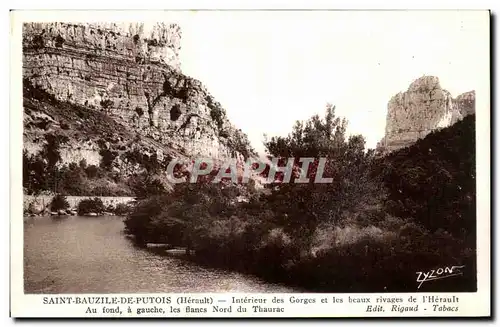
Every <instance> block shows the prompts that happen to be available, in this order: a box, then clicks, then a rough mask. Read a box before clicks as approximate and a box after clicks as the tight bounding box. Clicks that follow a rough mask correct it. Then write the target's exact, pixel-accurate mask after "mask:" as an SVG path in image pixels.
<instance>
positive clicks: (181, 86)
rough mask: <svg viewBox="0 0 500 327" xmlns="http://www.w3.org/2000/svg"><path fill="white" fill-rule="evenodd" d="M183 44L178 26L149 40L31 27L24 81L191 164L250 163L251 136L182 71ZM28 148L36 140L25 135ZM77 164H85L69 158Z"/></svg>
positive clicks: (132, 29) (130, 30)
mask: <svg viewBox="0 0 500 327" xmlns="http://www.w3.org/2000/svg"><path fill="white" fill-rule="evenodd" d="M180 43H181V30H180V27H179V26H178V25H176V24H157V25H156V26H155V27H154V28H153V30H152V31H150V32H149V33H145V32H144V31H143V26H142V25H141V24H133V23H128V24H127V23H123V24H69V23H29V24H25V25H24V26H23V78H24V81H25V84H26V83H30V85H32V86H33V87H34V88H36V89H40V90H43V91H44V92H47V93H48V94H50V95H51V96H53V97H54V98H55V99H56V100H58V101H61V102H66V103H72V104H76V105H80V106H84V107H87V108H90V109H92V110H95V111H99V112H102V113H104V114H106V115H108V116H110V117H113V119H115V120H116V121H119V122H120V124H122V125H123V126H125V127H126V128H127V129H129V130H130V131H134V132H136V133H138V134H140V135H142V136H145V137H147V138H149V139H151V140H152V141H153V142H157V143H159V144H162V145H165V146H169V147H174V148H179V149H181V150H182V151H184V152H185V153H186V154H188V155H190V156H196V155H204V156H209V157H212V158H219V159H222V158H227V157H242V156H247V155H248V154H249V152H250V148H249V142H248V139H247V137H246V135H245V134H244V133H242V132H241V130H239V129H237V128H236V127H234V126H233V125H232V124H231V123H230V122H229V120H228V119H227V118H226V114H225V111H224V109H223V108H222V106H221V105H220V103H218V102H217V101H216V100H215V99H214V98H213V97H212V96H211V95H210V93H209V92H208V91H207V89H206V88H205V87H204V86H203V85H202V83H201V82H200V81H198V80H196V79H193V78H191V77H188V76H185V75H183V74H182V72H181V71H180V62H179V51H180V49H181V45H180ZM26 142H27V143H30V142H31V143H36V140H33V139H30V137H26V135H25V143H26ZM28 147H30V146H29V145H28ZM31 148H36V145H33V146H31ZM90 148H91V147H90ZM66 150H67V151H66V152H68V151H70V152H71V150H72V149H66ZM87 150H88V149H86V151H87ZM73 152H74V151H73ZM72 156H74V157H77V158H79V157H81V156H79V155H78V154H75V153H73V154H70V155H66V156H64V158H71V157H72Z"/></svg>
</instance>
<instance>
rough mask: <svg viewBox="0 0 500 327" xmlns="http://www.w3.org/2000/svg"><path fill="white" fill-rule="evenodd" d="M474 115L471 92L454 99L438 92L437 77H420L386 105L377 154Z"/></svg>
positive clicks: (440, 89) (412, 141) (443, 90)
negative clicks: (385, 115) (383, 132)
mask: <svg viewBox="0 0 500 327" xmlns="http://www.w3.org/2000/svg"><path fill="white" fill-rule="evenodd" d="M474 112H475V92H474V91H470V92H466V93H463V94H461V95H459V96H457V97H456V98H453V97H452V95H451V94H450V92H448V91H446V90H445V89H443V88H441V85H440V83H439V79H438V78H437V77H434V76H424V77H421V78H419V79H417V80H415V81H414V82H413V83H411V84H410V86H409V87H408V90H407V91H405V92H400V93H398V94H396V95H395V96H393V97H392V98H391V100H390V101H389V103H388V105H387V118H386V127H385V136H384V138H383V139H382V140H381V141H380V142H379V143H378V145H377V151H378V152H379V153H381V154H384V153H388V152H391V151H394V150H397V149H400V148H403V147H406V146H409V145H411V144H413V143H415V142H416V141H417V140H418V139H421V138H424V137H425V136H426V135H427V134H429V133H430V132H432V131H434V130H436V129H439V128H444V127H448V126H451V125H453V124H454V123H456V122H457V121H459V120H461V119H463V118H464V117H465V116H467V115H469V114H473V113H474Z"/></svg>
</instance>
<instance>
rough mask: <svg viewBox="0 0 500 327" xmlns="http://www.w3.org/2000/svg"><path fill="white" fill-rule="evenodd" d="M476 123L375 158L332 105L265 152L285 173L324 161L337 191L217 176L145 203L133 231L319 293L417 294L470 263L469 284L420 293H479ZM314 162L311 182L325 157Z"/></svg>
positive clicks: (130, 226) (451, 283) (470, 120)
mask: <svg viewBox="0 0 500 327" xmlns="http://www.w3.org/2000/svg"><path fill="white" fill-rule="evenodd" d="M474 122H475V121H474V116H469V117H467V118H466V119H464V120H463V121H461V122H459V123H457V124H455V125H454V126H452V127H449V128H447V129H444V130H441V131H438V132H434V133H432V134H430V135H428V136H427V137H426V138H425V139H423V140H420V141H419V142H417V143H416V144H414V145H413V146H411V147H409V148H407V149H402V150H400V151H397V152H394V153H392V154H391V155H389V156H387V157H384V158H376V157H375V155H374V153H373V151H371V150H366V149H365V144H364V139H363V137H362V136H360V135H357V136H351V137H346V125H347V122H346V121H345V120H343V119H340V118H338V117H335V108H334V107H332V106H328V107H327V112H326V115H325V116H324V117H319V116H314V117H312V118H311V119H309V120H308V121H306V122H297V123H296V125H295V126H294V128H293V130H292V132H291V133H290V135H289V136H288V137H274V138H271V139H270V140H269V141H267V142H266V144H265V145H266V148H267V150H268V152H269V155H270V156H271V157H277V158H281V159H283V160H281V163H282V164H283V165H284V158H288V157H294V158H298V157H312V158H320V157H326V158H327V161H326V165H325V171H324V174H323V176H325V177H330V178H332V179H333V182H332V183H325V184H315V183H312V182H310V183H303V184H297V183H289V184H284V183H281V182H280V181H281V180H282V179H283V176H282V175H281V176H280V175H278V176H277V178H276V180H275V182H273V183H271V184H269V185H266V187H265V190H264V191H259V190H258V189H256V188H253V187H244V186H243V185H235V184H232V183H230V182H229V181H227V180H225V181H223V182H222V183H211V182H210V181H211V178H212V177H211V176H209V177H206V178H204V179H202V180H199V182H198V183H196V184H189V183H181V184H177V185H176V186H175V188H174V189H173V191H172V192H171V193H170V194H166V192H156V193H155V194H154V195H152V196H150V197H148V198H146V199H144V200H142V201H140V202H139V203H138V205H137V206H136V207H135V208H134V210H133V212H132V213H131V214H130V215H129V217H128V218H127V220H126V222H125V224H126V230H127V232H128V233H131V234H133V235H135V236H136V240H137V242H138V243H147V242H164V243H168V244H171V245H172V246H183V247H187V248H188V249H189V250H194V251H195V252H194V255H192V256H191V259H192V260H195V261H197V262H199V263H203V264H207V265H211V266H220V267H224V268H230V269H237V270H241V271H245V272H250V273H254V274H256V275H259V276H261V277H264V278H266V279H268V280H273V281H279V282H285V283H288V284H296V285H300V286H302V287H306V288H308V289H310V290H313V291H331V292H369V291H389V292H397V291H415V290H416V287H417V283H416V273H417V272H419V271H428V270H429V269H436V268H438V267H442V266H452V265H465V266H466V268H465V269H466V270H465V272H464V276H463V277H454V278H450V279H447V280H443V281H442V282H441V283H426V284H424V285H423V286H422V288H421V290H423V291H435V290H439V291H473V290H475V287H476V281H475V221H476V220H475V181H474V178H475V170H474V162H475V148H474V146H475V145H474ZM312 166H313V169H311V170H310V171H309V173H308V175H309V176H310V177H311V178H312V179H313V178H314V177H315V174H316V172H317V171H316V168H317V160H316V161H314V162H313V164H312ZM295 167H296V168H297V167H298V162H295ZM295 171H298V170H297V169H296V170H295ZM267 172H268V170H267ZM297 177H298V175H297V174H294V175H293V176H292V177H291V178H292V179H295V178H297ZM459 278H460V282H457V281H458V280H459Z"/></svg>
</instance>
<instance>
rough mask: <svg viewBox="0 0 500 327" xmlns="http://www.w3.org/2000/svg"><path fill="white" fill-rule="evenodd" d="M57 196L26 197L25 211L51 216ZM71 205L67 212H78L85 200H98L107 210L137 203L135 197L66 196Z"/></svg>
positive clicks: (24, 201) (24, 199)
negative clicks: (52, 204)
mask: <svg viewBox="0 0 500 327" xmlns="http://www.w3.org/2000/svg"><path fill="white" fill-rule="evenodd" d="M54 196H55V195H38V196H35V195H24V197H23V211H24V212H25V213H27V214H31V215H42V216H50V215H51V210H50V203H51V202H52V199H53V198H54ZM65 198H66V201H67V202H68V204H69V207H68V208H67V210H69V211H76V210H77V209H78V204H79V203H80V202H82V201H83V200H88V199H94V198H98V199H100V200H101V201H102V203H103V204H104V206H105V207H106V208H116V206H118V205H120V204H123V205H126V204H128V203H131V202H133V201H135V198H134V197H130V196H97V197H96V196H65Z"/></svg>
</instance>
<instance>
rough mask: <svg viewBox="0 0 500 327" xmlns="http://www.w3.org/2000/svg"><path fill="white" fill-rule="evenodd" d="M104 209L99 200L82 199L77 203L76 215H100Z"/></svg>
mask: <svg viewBox="0 0 500 327" xmlns="http://www.w3.org/2000/svg"><path fill="white" fill-rule="evenodd" d="M105 209H106V207H105V206H104V203H103V202H102V200H101V199H100V198H97V197H95V198H93V199H84V200H82V201H80V203H78V214H79V215H86V214H89V213H91V212H93V213H97V214H100V213H102V212H104V211H105Z"/></svg>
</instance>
